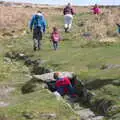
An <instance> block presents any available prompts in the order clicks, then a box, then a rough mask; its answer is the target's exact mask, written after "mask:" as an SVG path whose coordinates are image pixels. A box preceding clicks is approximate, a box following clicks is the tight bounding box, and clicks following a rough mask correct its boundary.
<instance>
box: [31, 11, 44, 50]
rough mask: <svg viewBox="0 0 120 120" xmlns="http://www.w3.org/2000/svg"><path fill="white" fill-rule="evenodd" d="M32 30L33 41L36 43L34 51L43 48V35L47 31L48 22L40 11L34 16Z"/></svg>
mask: <svg viewBox="0 0 120 120" xmlns="http://www.w3.org/2000/svg"><path fill="white" fill-rule="evenodd" d="M30 30H31V31H32V30H33V41H34V46H33V47H34V48H33V49H34V51H36V49H37V48H38V50H40V48H41V40H42V36H43V33H45V31H46V21H45V18H44V16H43V14H42V13H41V12H40V11H38V12H37V13H36V14H35V15H33V16H32V19H31V21H30Z"/></svg>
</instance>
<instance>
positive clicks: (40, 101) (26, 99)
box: [0, 90, 77, 120]
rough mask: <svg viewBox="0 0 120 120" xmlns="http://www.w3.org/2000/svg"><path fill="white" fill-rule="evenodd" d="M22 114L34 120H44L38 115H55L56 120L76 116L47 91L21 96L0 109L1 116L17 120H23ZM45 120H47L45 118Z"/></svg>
mask: <svg viewBox="0 0 120 120" xmlns="http://www.w3.org/2000/svg"><path fill="white" fill-rule="evenodd" d="M24 113H27V114H29V113H31V115H32V116H33V119H34V120H39V119H40V120H44V119H43V118H41V117H40V114H41V113H42V114H43V113H44V114H49V113H51V114H52V113H55V114H56V116H57V120H60V119H63V120H68V119H70V118H71V117H76V118H77V116H76V115H75V114H74V113H73V111H72V110H71V108H70V107H69V106H68V105H67V104H66V103H65V102H63V101H56V98H55V96H54V95H52V94H50V93H49V92H48V91H47V90H41V91H38V92H34V93H31V94H27V95H24V96H23V95H22V96H20V97H18V98H17V99H13V100H12V101H11V105H9V107H7V108H3V109H2V110H1V109H0V115H1V116H7V118H10V119H14V120H17V119H18V118H19V119H20V120H25V117H24ZM46 119H47V118H46Z"/></svg>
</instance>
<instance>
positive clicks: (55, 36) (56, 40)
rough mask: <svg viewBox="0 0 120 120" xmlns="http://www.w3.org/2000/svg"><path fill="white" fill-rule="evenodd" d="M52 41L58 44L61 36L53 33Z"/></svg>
mask: <svg viewBox="0 0 120 120" xmlns="http://www.w3.org/2000/svg"><path fill="white" fill-rule="evenodd" d="M52 40H53V41H55V42H58V41H59V40H60V35H59V33H58V32H53V33H52Z"/></svg>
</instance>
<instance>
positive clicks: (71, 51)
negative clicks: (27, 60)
mask: <svg viewBox="0 0 120 120" xmlns="http://www.w3.org/2000/svg"><path fill="white" fill-rule="evenodd" d="M54 17H55V18H54V19H52V18H51V19H49V21H48V23H50V22H51V21H52V23H53V24H52V25H49V29H48V31H47V33H46V34H45V35H44V39H43V41H42V50H41V51H36V52H34V51H33V48H32V35H31V33H29V34H27V35H25V36H21V37H19V38H9V39H6V38H4V39H2V40H0V42H1V44H0V83H1V85H2V84H3V85H4V84H9V85H12V86H14V87H16V91H15V92H14V93H13V94H11V96H10V97H12V98H11V104H10V105H9V106H8V107H6V108H4V109H0V111H1V112H0V114H4V115H7V116H8V118H10V119H12V120H17V119H18V118H20V120H24V119H25V118H23V117H22V113H23V112H26V111H28V112H32V113H33V114H34V115H35V116H36V117H35V120H37V119H39V118H38V116H39V115H38V113H37V112H50V111H51V112H55V113H57V115H58V117H59V119H61V120H68V117H71V116H72V115H73V116H74V114H73V113H72V112H71V110H70V109H69V107H65V105H64V104H60V103H59V101H56V100H55V98H54V97H53V95H51V94H49V93H48V92H46V91H42V92H40V91H39V92H35V93H32V94H28V95H21V93H20V88H21V86H22V85H23V84H25V83H26V81H28V80H29V79H28V78H27V77H26V75H27V74H30V71H29V69H28V68H27V67H26V66H25V65H24V63H23V62H22V61H15V60H13V62H12V64H8V63H5V62H4V55H5V53H6V52H11V51H14V52H17V53H24V54H26V55H29V56H32V57H31V58H32V59H39V58H40V59H42V60H45V63H44V64H43V66H46V67H48V68H52V69H53V70H54V71H55V70H58V71H72V72H75V73H76V74H77V75H78V76H79V77H80V79H82V80H87V81H89V80H96V79H98V80H101V81H100V82H103V81H102V80H103V79H105V80H107V79H118V80H119V79H120V74H119V73H120V68H114V69H108V70H102V69H100V68H101V66H103V65H106V64H120V55H119V54H120V43H119V41H118V43H117V44H116V43H113V44H111V43H110V44H109V43H107V44H106V43H102V44H101V43H99V42H98V41H96V40H91V41H89V40H87V39H85V38H84V37H83V36H80V33H83V32H85V28H84V27H83V28H80V27H79V26H78V21H77V19H80V18H81V17H83V18H82V20H83V21H84V20H86V19H87V20H88V18H89V17H90V18H91V17H92V16H91V15H90V14H80V15H77V16H76V17H75V22H74V24H73V30H72V32H71V33H68V34H65V33H64V31H63V30H64V29H63V22H62V17H58V16H54ZM79 17H80V18H79ZM56 24H57V26H59V27H61V29H60V31H61V35H62V37H63V41H61V42H60V45H59V49H58V50H57V51H54V50H53V48H52V45H51V43H50V32H51V30H52V27H53V26H54V25H56ZM115 39H118V38H117V37H115ZM107 88H108V89H107ZM93 91H94V92H95V93H97V96H98V97H99V96H102V95H103V96H109V97H110V98H113V99H114V101H115V102H116V103H117V104H119V102H117V101H119V92H120V89H119V86H115V85H109V84H108V85H104V86H101V88H98V89H96V90H93ZM112 91H113V93H112ZM12 101H13V102H12ZM59 104H60V106H61V108H60V111H58V110H59ZM64 112H67V113H68V114H64ZM41 120H42V119H41Z"/></svg>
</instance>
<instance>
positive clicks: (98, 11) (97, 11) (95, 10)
mask: <svg viewBox="0 0 120 120" xmlns="http://www.w3.org/2000/svg"><path fill="white" fill-rule="evenodd" d="M92 11H93V13H94V14H100V13H101V10H100V8H99V7H94V8H92Z"/></svg>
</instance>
